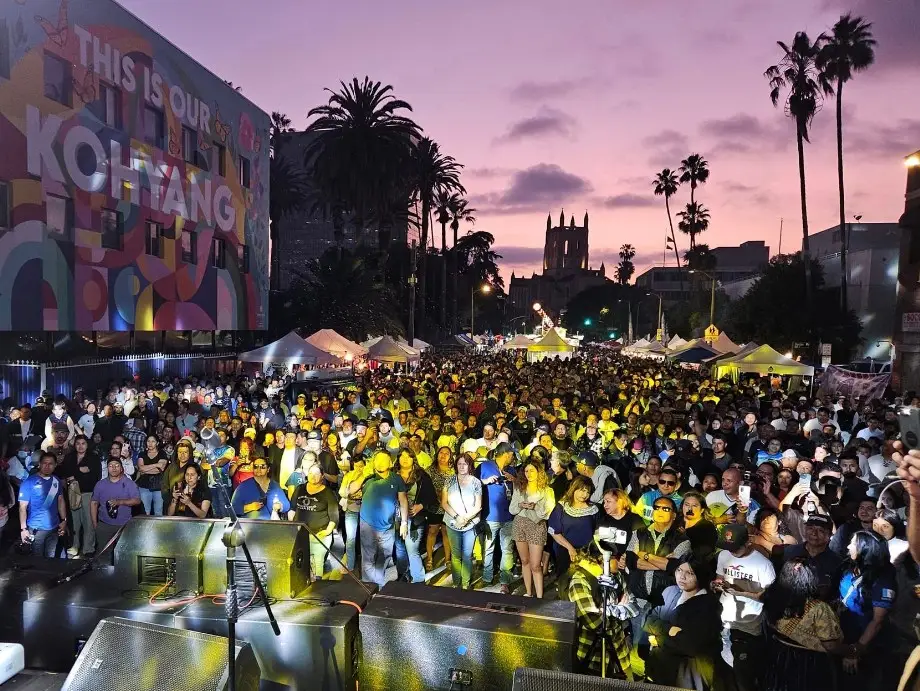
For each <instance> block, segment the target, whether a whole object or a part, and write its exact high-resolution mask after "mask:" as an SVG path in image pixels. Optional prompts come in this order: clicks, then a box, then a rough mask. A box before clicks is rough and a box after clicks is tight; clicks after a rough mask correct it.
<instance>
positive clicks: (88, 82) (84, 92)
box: [73, 65, 96, 105]
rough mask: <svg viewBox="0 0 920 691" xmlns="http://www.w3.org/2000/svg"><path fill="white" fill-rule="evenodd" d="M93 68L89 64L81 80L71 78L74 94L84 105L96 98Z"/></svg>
mask: <svg viewBox="0 0 920 691" xmlns="http://www.w3.org/2000/svg"><path fill="white" fill-rule="evenodd" d="M95 77H96V75H95V68H94V67H93V66H92V65H90V66H89V68H87V70H86V74H85V75H83V81H82V82H78V81H77V80H76V79H74V80H73V92H74V94H76V95H77V96H78V97H79V98H80V100H81V101H83V103H84V105H86V104H89V103H93V102H94V101H95V100H96V79H95Z"/></svg>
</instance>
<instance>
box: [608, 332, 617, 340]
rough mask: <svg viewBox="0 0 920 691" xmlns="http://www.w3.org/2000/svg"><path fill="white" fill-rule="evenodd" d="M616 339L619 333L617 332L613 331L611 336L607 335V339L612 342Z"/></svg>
mask: <svg viewBox="0 0 920 691" xmlns="http://www.w3.org/2000/svg"><path fill="white" fill-rule="evenodd" d="M616 337H617V332H616V331H611V332H610V333H609V334H607V338H609V339H611V340H613V339H614V338H616Z"/></svg>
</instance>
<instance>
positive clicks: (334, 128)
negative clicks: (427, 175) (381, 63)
mask: <svg viewBox="0 0 920 691" xmlns="http://www.w3.org/2000/svg"><path fill="white" fill-rule="evenodd" d="M340 87H341V88H340V90H339V91H332V90H331V89H326V91H328V92H329V93H330V96H329V101H328V103H327V104H326V105H323V106H318V107H316V108H313V109H312V110H311V111H310V112H309V113H308V116H309V117H313V116H316V120H314V121H313V122H312V123H310V125H309V127H307V132H314V133H316V135H317V136H316V138H315V139H314V140H313V142H311V143H310V145H309V146H307V148H306V150H305V152H304V160H305V162H307V163H308V164H310V165H312V168H313V177H314V181H315V184H316V186H317V188H318V190H319V192H320V194H321V196H322V198H323V199H324V200H327V201H328V202H329V204H331V205H335V206H334V207H333V219H334V220H335V218H336V217H337V216H340V215H341V212H343V211H344V212H347V213H350V214H351V216H352V220H353V222H354V225H355V228H356V230H357V231H359V232H360V231H362V230H364V224H365V222H366V221H367V219H368V218H370V217H371V216H372V215H373V213H374V212H375V210H377V209H379V208H381V206H382V205H384V201H383V200H384V199H386V198H387V197H388V195H391V194H392V193H393V184H392V180H394V179H399V178H401V177H402V176H403V175H404V174H405V166H406V162H407V160H408V158H409V154H410V151H411V146H412V142H413V140H414V139H416V138H417V137H418V136H419V134H420V132H421V128H419V126H418V125H417V124H416V123H415V122H414V121H413V120H411V119H410V118H408V117H406V116H405V115H403V113H404V112H406V111H409V112H411V111H412V106H411V105H409V104H408V103H406V102H405V101H402V100H400V99H398V98H396V97H395V96H394V95H393V93H392V91H393V87H392V86H390V85H389V84H388V85H386V86H383V85H382V84H381V83H380V82H372V81H371V80H370V79H369V78H368V77H365V78H364V80H363V81H358V79H357V78H355V79H352V81H351V82H349V83H347V84H346V83H345V82H340ZM405 201H406V204H407V205H408V199H406V200H405ZM337 225H338V226H339V227H337V228H336V229H335V233H336V243H337V244H338V246H339V248H341V246H342V242H343V240H344V229H343V228H342V227H341V226H342V223H341V221H340V222H339V223H338V224H337Z"/></svg>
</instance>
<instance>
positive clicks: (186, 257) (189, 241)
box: [182, 230, 198, 264]
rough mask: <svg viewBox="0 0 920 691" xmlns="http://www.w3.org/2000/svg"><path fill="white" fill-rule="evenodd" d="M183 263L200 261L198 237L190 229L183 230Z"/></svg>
mask: <svg viewBox="0 0 920 691" xmlns="http://www.w3.org/2000/svg"><path fill="white" fill-rule="evenodd" d="M182 263H183V264H197V263H198V237H197V236H196V235H195V233H193V232H191V231H190V230H186V231H183V232H182Z"/></svg>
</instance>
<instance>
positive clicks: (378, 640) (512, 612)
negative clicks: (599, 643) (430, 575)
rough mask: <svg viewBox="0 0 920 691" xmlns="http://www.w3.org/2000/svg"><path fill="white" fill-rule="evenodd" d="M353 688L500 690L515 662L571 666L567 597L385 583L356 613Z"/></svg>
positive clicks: (571, 626)
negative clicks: (358, 649)
mask: <svg viewBox="0 0 920 691" xmlns="http://www.w3.org/2000/svg"><path fill="white" fill-rule="evenodd" d="M358 627H359V629H360V631H361V645H362V648H363V651H364V654H363V658H362V662H361V667H360V668H359V678H360V682H361V683H360V688H361V691H393V690H394V689H416V688H424V689H429V690H433V689H443V690H444V691H450V690H452V691H456V690H457V689H466V688H473V689H476V690H477V691H484V690H487V689H488V690H493V691H507V689H508V688H509V687H510V686H511V681H512V678H513V676H514V670H515V669H517V668H518V667H519V666H521V665H522V664H523V665H526V666H529V667H542V668H546V669H553V670H560V671H571V669H572V660H573V658H574V644H575V605H573V604H572V603H571V602H559V601H548V600H537V599H534V598H523V597H514V596H509V595H501V594H498V593H490V592H477V591H470V590H453V589H451V588H436V587H432V586H426V585H419V584H414V583H398V582H393V583H387V584H386V585H385V586H384V587H383V589H382V590H381V591H380V593H379V594H378V595H377V596H376V597H375V598H374V599H372V600H371V601H370V603H369V604H368V606H367V607H366V608H365V609H364V611H363V612H362V613H361V615H360V617H359V619H358Z"/></svg>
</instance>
